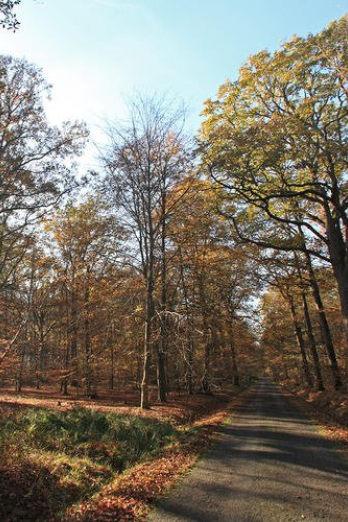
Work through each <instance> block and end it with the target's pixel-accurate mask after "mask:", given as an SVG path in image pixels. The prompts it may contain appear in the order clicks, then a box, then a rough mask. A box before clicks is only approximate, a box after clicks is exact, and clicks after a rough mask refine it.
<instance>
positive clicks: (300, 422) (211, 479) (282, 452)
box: [148, 382, 348, 522]
mask: <svg viewBox="0 0 348 522" xmlns="http://www.w3.org/2000/svg"><path fill="white" fill-rule="evenodd" d="M148 520H149V521H151V522H173V521H197V522H205V521H211V522H219V521H221V522H223V521H229V522H231V521H237V522H239V521H248V522H261V521H262V522H265V521H267V522H269V521H277V522H278V521H279V522H280V521H301V520H307V521H318V520H319V521H320V520H326V521H332V522H338V521H345V522H348V459H347V458H346V457H343V456H342V455H340V453H339V452H338V450H337V447H336V448H335V447H334V446H333V444H332V443H331V442H329V441H327V440H325V438H324V437H323V436H322V435H321V434H320V432H319V428H318V427H317V426H315V425H314V424H313V423H312V422H311V421H310V420H308V419H307V418H306V417H304V416H303V415H302V414H301V413H299V411H297V409H296V408H295V406H294V405H293V404H292V403H290V402H288V401H287V400H286V398H284V397H283V396H282V394H281V392H280V390H279V388H278V387H277V386H275V385H273V384H270V383H267V382H263V383H261V385H260V386H259V389H258V392H257V394H256V396H255V398H254V399H253V400H252V401H250V403H249V404H248V405H246V406H244V407H242V408H240V409H239V410H238V411H237V412H236V413H235V414H234V415H233V416H232V418H231V423H230V424H229V425H226V426H224V427H222V428H221V430H220V431H219V434H218V441H217V443H216V444H215V445H214V447H213V449H212V450H210V451H209V452H208V453H207V454H206V456H205V457H204V458H203V459H201V460H200V461H199V462H198V464H197V466H196V467H195V468H194V469H193V470H192V471H191V472H190V474H189V475H188V476H187V477H186V478H185V479H183V480H182V481H181V483H180V484H179V486H178V487H177V488H175V489H174V490H172V491H171V492H170V493H169V494H168V498H165V499H163V500H162V501H161V502H160V504H159V506H158V509H156V510H155V511H153V512H152V513H150V515H149V517H148Z"/></svg>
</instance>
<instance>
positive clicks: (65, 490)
mask: <svg viewBox="0 0 348 522" xmlns="http://www.w3.org/2000/svg"><path fill="white" fill-rule="evenodd" d="M178 437H179V432H178V431H177V430H176V429H175V427H173V426H172V425H171V424H170V423H168V422H161V421H159V420H156V419H152V418H144V417H138V416H134V415H117V414H115V413H103V412H99V411H96V410H89V409H84V408H75V409H73V410H70V411H54V410H46V409H40V408H36V409H32V410H24V411H23V410H22V411H19V412H17V413H16V414H15V415H11V416H9V415H5V416H2V417H1V418H0V519H1V520H4V521H5V520H11V521H12V520H13V521H14V520H26V521H29V520H54V519H55V520H57V519H59V518H60V516H61V514H63V513H64V511H65V510H66V509H67V507H69V505H71V504H72V503H74V502H76V501H79V500H83V499H85V498H88V497H89V496H90V495H92V494H94V493H96V492H98V490H99V489H100V488H101V487H103V486H105V485H106V484H107V483H108V482H109V481H111V480H112V479H114V478H115V477H116V476H117V475H118V474H119V473H121V472H123V471H124V470H125V469H128V468H129V467H131V466H133V465H135V464H137V463H139V462H142V461H143V460H144V459H146V458H149V457H153V456H155V455H156V454H157V453H158V452H159V451H160V450H161V449H162V448H163V447H164V446H166V445H168V444H170V443H172V442H174V441H175V440H177V439H178Z"/></svg>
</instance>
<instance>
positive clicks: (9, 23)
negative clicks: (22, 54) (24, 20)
mask: <svg viewBox="0 0 348 522" xmlns="http://www.w3.org/2000/svg"><path fill="white" fill-rule="evenodd" d="M20 3H21V0H3V1H2V2H0V13H1V15H0V16H2V17H3V18H2V19H1V20H0V25H1V26H2V28H3V29H12V30H13V31H16V30H17V29H18V27H19V24H20V23H19V21H18V19H17V15H16V13H15V12H14V9H15V7H16V6H17V5H19V4H20Z"/></svg>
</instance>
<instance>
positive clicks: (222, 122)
mask: <svg viewBox="0 0 348 522" xmlns="http://www.w3.org/2000/svg"><path fill="white" fill-rule="evenodd" d="M16 3H18V2H0V10H1V13H2V14H3V17H4V19H3V20H2V24H3V26H4V28H6V27H11V28H12V29H16V28H17V26H18V22H17V20H16V18H15V17H14V14H13V9H14V7H15V5H16ZM3 30H4V29H3ZM347 34H348V18H347V17H343V18H342V19H340V20H338V21H335V22H333V23H331V24H330V25H329V26H328V27H327V28H325V29H324V30H323V31H322V32H320V33H318V34H316V35H309V36H308V37H307V38H300V37H293V38H292V39H291V40H290V41H288V42H286V43H285V44H283V45H282V47H281V48H280V49H279V50H278V51H277V52H275V53H269V52H267V51H261V52H259V53H258V54H256V55H254V56H251V57H250V58H249V60H248V61H247V62H246V64H245V65H243V66H242V67H241V69H240V71H239V76H238V78H237V80H235V81H233V82H232V81H227V82H226V83H224V84H223V85H222V86H221V87H220V89H219V91H218V93H217V95H216V97H214V98H212V99H210V100H208V101H206V102H205V104H204V106H203V123H202V127H201V129H200V131H199V133H198V135H197V136H188V135H187V134H186V133H185V126H184V121H185V111H184V109H183V108H182V107H181V106H180V104H177V103H176V102H175V101H172V100H170V101H168V100H167V99H166V98H165V97H161V96H158V95H155V96H152V97H151V96H150V97H144V96H142V95H139V96H137V97H135V98H134V99H133V100H132V101H131V102H130V103H129V107H128V109H129V117H128V120H127V121H122V122H120V121H109V122H106V123H105V128H104V133H105V136H106V140H105V144H103V145H100V146H98V155H99V160H100V167H99V169H98V170H97V171H93V172H91V171H90V172H85V173H83V174H81V172H80V171H79V169H78V159H79V156H81V155H82V154H83V150H84V147H85V145H86V143H87V142H88V139H89V133H88V129H87V128H86V126H85V124H84V123H81V122H70V123H66V124H65V125H64V126H62V127H60V128H58V127H55V126H52V125H51V124H50V122H49V121H48V119H47V117H46V114H45V109H44V107H45V103H46V98H47V97H48V96H49V93H50V86H49V85H48V84H47V83H46V81H45V79H44V77H43V75H42V72H41V70H40V69H39V67H38V66H36V65H35V64H31V63H29V62H27V61H25V60H19V59H16V58H12V57H10V56H0V180H1V189H0V310H1V314H0V332H1V334H0V395H1V397H2V398H3V399H4V398H6V400H7V401H8V402H11V401H15V400H16V399H15V398H16V397H24V398H25V397H26V396H27V397H41V398H42V397H44V398H46V399H47V398H50V399H52V400H53V401H55V403H56V404H57V405H58V406H59V407H60V406H61V404H64V401H65V400H67V401H68V400H72V399H74V400H76V399H80V400H85V399H86V400H89V401H94V402H95V403H98V401H100V402H101V403H102V401H104V403H105V401H106V400H107V401H108V402H107V404H108V405H111V406H112V405H113V404H116V403H119V402H120V400H121V399H122V401H123V402H122V405H127V400H128V398H129V397H131V399H130V402H129V404H131V405H132V406H139V407H140V410H141V411H144V410H145V411H146V410H155V411H156V407H155V405H158V404H163V405H166V404H168V406H170V404H171V403H172V404H174V403H175V400H177V398H178V397H181V399H182V398H183V397H184V398H185V400H186V401H189V400H191V401H192V402H191V403H189V402H187V403H186V404H191V405H192V404H196V406H197V405H198V406H199V405H200V406H199V407H201V408H202V409H204V408H207V409H208V410H209V408H210V407H211V408H212V411H213V410H214V408H215V410H216V408H217V405H216V402H214V401H216V400H217V399H216V397H220V398H221V396H222V395H223V394H224V393H229V392H231V391H233V390H236V389H237V388H238V387H240V386H242V387H245V386H247V385H248V384H250V383H251V382H254V381H255V380H256V379H257V377H261V376H268V377H269V378H270V379H272V380H275V381H276V382H279V383H283V384H287V385H289V386H293V387H296V389H298V390H306V391H307V392H308V393H309V392H313V393H321V392H322V393H325V392H327V393H329V394H331V395H332V396H335V393H339V397H340V401H339V406H338V408H341V412H340V413H341V415H342V416H343V417H344V416H345V418H346V417H347V415H348V401H346V402H344V401H343V402H342V397H346V395H345V393H346V390H347V379H348V212H347V209H348V184H347V167H348V132H347V124H348V40H347ZM221 394H222V395H221ZM120 397H121V399H120ZM190 397H192V399H189V398H190ZM57 401H58V402H57ZM173 401H174V402H173ZM195 401H196V402H195ZM202 401H206V402H202ZM104 403H103V404H104ZM89 404H90V403H89ZM4 408H5V409H4V412H3V419H2V421H1V422H2V430H3V434H5V435H3V438H4V440H2V444H5V445H6V444H15V439H16V438H18V433H21V437H22V438H23V441H24V442H23V444H28V445H30V444H31V445H34V446H35V448H36V450H38V448H39V449H40V450H41V451H42V448H46V450H49V451H52V448H54V450H55V451H58V452H63V451H65V452H66V453H67V454H71V451H72V450H70V449H69V448H70V446H69V445H71V444H73V443H74V445H75V449H76V445H80V446H79V448H80V449H79V452H80V453H79V455H80V456H81V455H84V456H85V457H86V455H87V456H88V458H92V457H91V455H93V456H94V457H95V456H97V457H96V462H97V464H94V465H95V466H96V467H97V468H98V470H97V471H95V469H96V468H93V469H94V471H93V472H92V471H91V469H92V468H88V466H87V468H86V464H85V468H84V470H85V472H84V473H87V475H89V474H90V476H89V478H88V480H90V482H89V483H88V487H87V486H86V484H84V485H83V487H82V486H81V484H80V483H79V484H80V486H81V488H82V489H81V491H82V493H81V491H80V492H79V494H78V495H77V496H76V495H75V493H76V492H75V493H74V494H72V496H71V499H72V500H71V503H72V501H73V500H74V501H76V500H77V499H81V498H84V495H86V491H87V490H88V493H89V494H90V493H91V491H92V490H93V487H94V490H93V491H96V490H97V486H95V481H96V480H97V479H96V478H95V479H93V476H94V475H93V473H95V477H98V480H99V479H100V480H101V482H102V483H103V484H104V483H106V482H107V480H108V479H110V476H111V475H112V473H115V472H117V473H118V472H120V471H122V470H124V469H125V468H126V467H127V466H130V465H131V464H132V465H134V463H136V462H138V461H139V460H141V459H142V458H143V457H144V455H145V453H146V452H151V451H152V452H155V451H157V450H158V448H159V447H162V446H163V441H164V440H172V441H173V440H174V439H175V437H179V439H180V436H179V435H177V431H176V430H177V428H173V425H171V424H163V422H162V421H163V419H162V420H158V419H156V418H154V417H151V416H150V417H147V416H146V415H145V413H144V416H141V415H140V417H134V418H133V417H127V416H126V417H122V419H121V418H119V417H117V418H116V417H112V415H114V413H110V412H109V413H104V414H102V413H98V412H97V411H94V410H83V409H79V408H77V409H73V410H68V411H65V412H62V411H60V410H59V408H58V410H59V411H57V412H56V413H53V410H52V411H51V410H47V411H48V413H47V411H46V410H45V411H46V413H45V411H39V409H35V408H34V409H33V410H28V411H27V410H25V409H21V408H19V410H20V413H19V416H18V417H16V419H15V420H13V419H12V416H11V415H9V412H7V410H6V407H4ZM215 410H214V411H215ZM132 411H133V410H132ZM133 413H134V412H133ZM186 413H187V412H186ZM191 413H192V412H191ZM69 415H70V417H69ZM192 415H193V416H194V414H192ZM11 419H12V420H11ZM77 419H79V423H80V424H78V421H77ZM151 422H152V423H154V425H152V424H151ZM11 423H12V424H11ZM13 423H14V424H13ZM139 423H140V424H141V423H143V425H142V426H140V427H139ZM147 423H148V424H147ZM150 424H151V426H150ZM6 426H7V427H6ZM74 426H75V427H74ZM81 426H82V427H81ZM92 428H93V429H92ZM133 428H134V430H138V431H137V432H136V433H138V435H136V436H135V435H134V434H133V435H130V433H131V430H132V429H133ZM6 430H7V431H6ZM45 430H46V431H45ZM69 430H70V431H69ZM71 430H72V431H71ZM74 430H75V431H74ZM84 430H85V431H86V430H87V431H88V430H90V432H91V433H92V432H93V430H95V433H103V436H104V439H103V440H104V442H103V444H104V446H103V447H102V448H101V447H98V449H96V448H97V446H96V443H94V446H93V448H94V449H93V448H92V449H91V447H88V449H86V447H87V445H88V444H90V441H87V440H85V439H84V437H83V432H84ZM127 430H128V431H127ZM153 430H154V431H153ZM9 432H11V433H12V434H13V437H14V438H13V439H11V440H10V441H9V440H5V439H6V438H7V437H8V436H9V435H8V433H9ZM54 433H60V439H59V442H58V440H55V439H54ZM115 433H118V435H117V437H119V440H120V441H121V440H122V437H123V436H124V437H125V440H126V441H129V439H132V437H135V439H136V440H137V444H140V446H137V448H138V449H137V450H134V458H133V457H132V456H129V455H130V454H131V453H130V449H129V446H127V448H126V449H124V450H123V449H122V448H121V446H120V445H118V446H117V451H116V449H115V448H113V446H112V444H111V443H110V444H109V443H107V440H109V439H107V438H105V437H109V436H110V440H114V438H113V437H115ZM122 433H123V435H122ZM125 433H126V435H124V434H125ZM132 433H133V432H132ZM139 433H142V434H143V436H144V433H147V435H146V436H145V439H144V440H145V442H144V445H145V446H144V448H145V447H146V449H144V448H143V449H141V448H142V446H141V443H139V437H140V435H139ZM16 434H17V435H16ZM35 434H36V435H35ZM34 435H35V436H36V438H35V437H34ZM33 437H34V438H33ZM91 437H92V438H93V433H92V435H91ZM137 437H138V438H137ZM146 437H147V438H146ZM156 437H157V438H156ZM34 439H35V442H33V441H34ZM98 440H99V439H98ZM149 440H150V441H151V444H152V445H151V444H150V446H149V442H148V441H149ZM74 441H75V442H74ZM108 444H109V446H108V449H106V446H107V445H108ZM120 444H121V443H120ZM127 444H128V442H127ZM26 447H27V446H26ZM110 448H111V449H110ZM112 448H113V449H112ZM120 448H121V449H120ZM139 448H140V450H139ZM12 450H13V447H12ZM18 451H19V449H18ZM113 451H114V452H113ZM86 452H87V453H86ZM122 452H123V453H122ZM115 455H116V456H115ZM122 455H123V457H122ZM124 455H127V457H125V456H124ZM52 458H53V457H52ZM71 458H72V457H71ZM86 458H87V457H86ZM105 459H106V460H107V461H108V463H109V464H110V462H112V464H111V465H110V466H111V467H109V468H107V469H106V468H105V466H106V465H105ZM122 459H123V460H122ZM109 464H108V465H109ZM26 465H27V464H26ZM37 465H38V464H37V462H36V464H35V466H37ZM64 465H66V466H67V464H64ZM8 466H9V464H8ZM70 466H71V468H73V467H74V466H73V465H72V464H71V462H70ZM76 466H77V464H76ZM103 466H104V467H103ZM77 467H78V466H77ZM33 469H34V468H31V472H33V473H34V471H33ZM35 469H37V468H35ZM76 469H77V468H76ZM86 469H87V472H86ZM31 472H30V473H31ZM30 473H29V475H30ZM26 477H28V470H27V472H26ZM11 480H12V479H11ZM52 480H53V479H52ZM71 480H72V479H71ZM79 480H80V481H81V480H82V478H81V476H80V478H79ZM84 480H86V481H87V478H86V477H85V478H84ZM93 481H94V482H93ZM91 484H94V486H93V487H92V489H91ZM46 486H47V485H46ZM70 486H71V484H70V485H69V487H70ZM75 486H76V484H75ZM80 486H79V487H80ZM47 487H50V486H47ZM52 487H53V486H52ZM67 487H68V486H67ZM66 495H67V493H66V492H65V496H66ZM74 495H75V496H74ZM63 496H64V495H63ZM69 498H70V497H69ZM8 502H9V503H10V502H11V500H10V499H9V500H8ZM59 502H61V504H59V505H63V504H64V502H65V504H64V506H65V507H66V499H65V500H64V502H63V500H60V501H59ZM68 504H69V502H68ZM23 509H24V508H23ZM6 516H7V515H6ZM71 516H72V515H71ZM12 519H13V518H12ZM12 519H11V520H12ZM14 519H15V518H14ZM19 519H20V518H19ZM27 519H28V518H27ZM33 519H35V518H33ZM77 519H78V518H77ZM91 519H93V520H97V518H91ZM124 519H126V518H124ZM86 520H87V518H86ZM120 520H123V518H120Z"/></svg>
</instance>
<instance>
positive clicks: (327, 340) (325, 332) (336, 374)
mask: <svg viewBox="0 0 348 522" xmlns="http://www.w3.org/2000/svg"><path fill="white" fill-rule="evenodd" d="M305 256H306V261H307V268H308V272H309V278H310V284H311V288H312V294H313V298H314V302H315V305H316V308H317V311H318V318H319V324H320V329H321V333H322V337H323V341H324V345H325V348H326V352H327V355H328V358H329V361H330V370H331V375H332V379H333V383H334V387H335V389H336V390H338V389H340V388H341V387H342V380H341V375H340V370H339V367H338V362H337V358H336V352H335V347H334V344H333V340H332V335H331V330H330V326H329V323H328V320H327V317H326V313H325V309H324V305H323V301H322V299H321V295H320V290H319V285H318V283H317V279H316V277H315V272H314V270H313V266H312V261H311V257H310V254H309V252H308V251H307V249H306V248H305Z"/></svg>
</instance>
